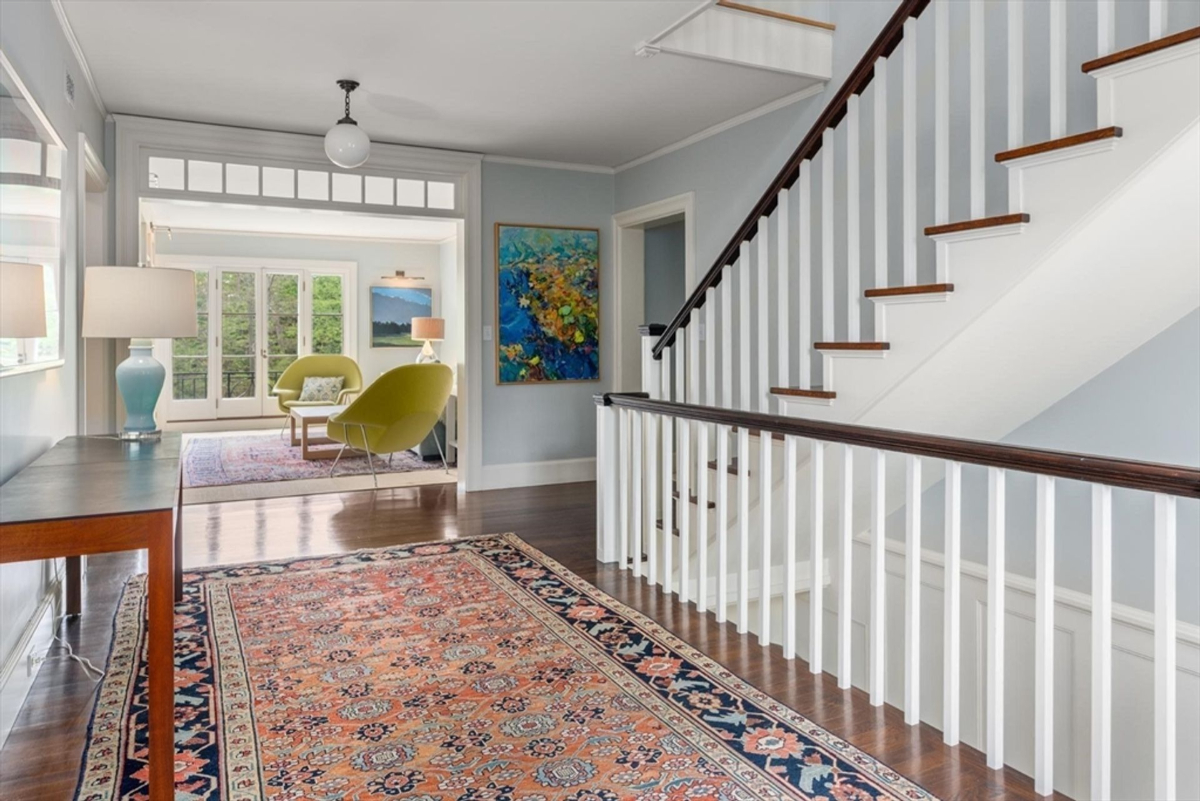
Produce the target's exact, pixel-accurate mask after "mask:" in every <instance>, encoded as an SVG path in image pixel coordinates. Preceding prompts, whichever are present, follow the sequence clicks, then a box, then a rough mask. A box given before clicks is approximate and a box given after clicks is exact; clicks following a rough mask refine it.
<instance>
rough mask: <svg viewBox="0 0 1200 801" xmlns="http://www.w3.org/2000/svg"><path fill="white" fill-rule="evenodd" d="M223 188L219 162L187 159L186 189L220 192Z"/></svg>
mask: <svg viewBox="0 0 1200 801" xmlns="http://www.w3.org/2000/svg"><path fill="white" fill-rule="evenodd" d="M224 188H225V187H224V184H223V183H222V181H221V163H220V162H217V161H196V160H195V159H189V160H188V191H190V192H222V191H224Z"/></svg>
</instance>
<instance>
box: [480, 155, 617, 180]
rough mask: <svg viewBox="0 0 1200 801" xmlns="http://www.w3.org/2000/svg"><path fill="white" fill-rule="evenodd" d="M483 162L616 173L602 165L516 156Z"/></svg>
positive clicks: (606, 173) (488, 159) (495, 157)
mask: <svg viewBox="0 0 1200 801" xmlns="http://www.w3.org/2000/svg"><path fill="white" fill-rule="evenodd" d="M483 160H484V161H486V162H490V163H492V164H515V165H517V166H519V167H542V168H544V169H547V170H574V171H575V172H594V173H599V174H601V175H612V174H613V173H614V172H616V170H615V169H613V168H612V167H605V166H604V165H602V164H576V163H573V162H569V161H545V160H543V159H520V158H516V157H515V156H491V155H487V156H484V157H483Z"/></svg>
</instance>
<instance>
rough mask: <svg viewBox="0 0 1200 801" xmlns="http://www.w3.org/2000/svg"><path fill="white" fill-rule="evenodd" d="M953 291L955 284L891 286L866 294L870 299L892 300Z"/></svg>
mask: <svg viewBox="0 0 1200 801" xmlns="http://www.w3.org/2000/svg"><path fill="white" fill-rule="evenodd" d="M953 291H954V284H917V285H915V286H889V287H883V288H881V289H868V290H867V291H866V292H865V293H864V294H865V295H866V296H867V297H868V298H891V297H896V296H899V295H937V294H941V293H943V292H953Z"/></svg>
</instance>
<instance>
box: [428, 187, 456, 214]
mask: <svg viewBox="0 0 1200 801" xmlns="http://www.w3.org/2000/svg"><path fill="white" fill-rule="evenodd" d="M429 208H431V209H452V208H454V184H451V183H446V182H444V181H430V182H429Z"/></svg>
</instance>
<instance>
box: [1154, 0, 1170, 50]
mask: <svg viewBox="0 0 1200 801" xmlns="http://www.w3.org/2000/svg"><path fill="white" fill-rule="evenodd" d="M1166 35H1167V0H1150V40H1151V41H1154V40H1155V39H1161V38H1162V37H1164V36H1166Z"/></svg>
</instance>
